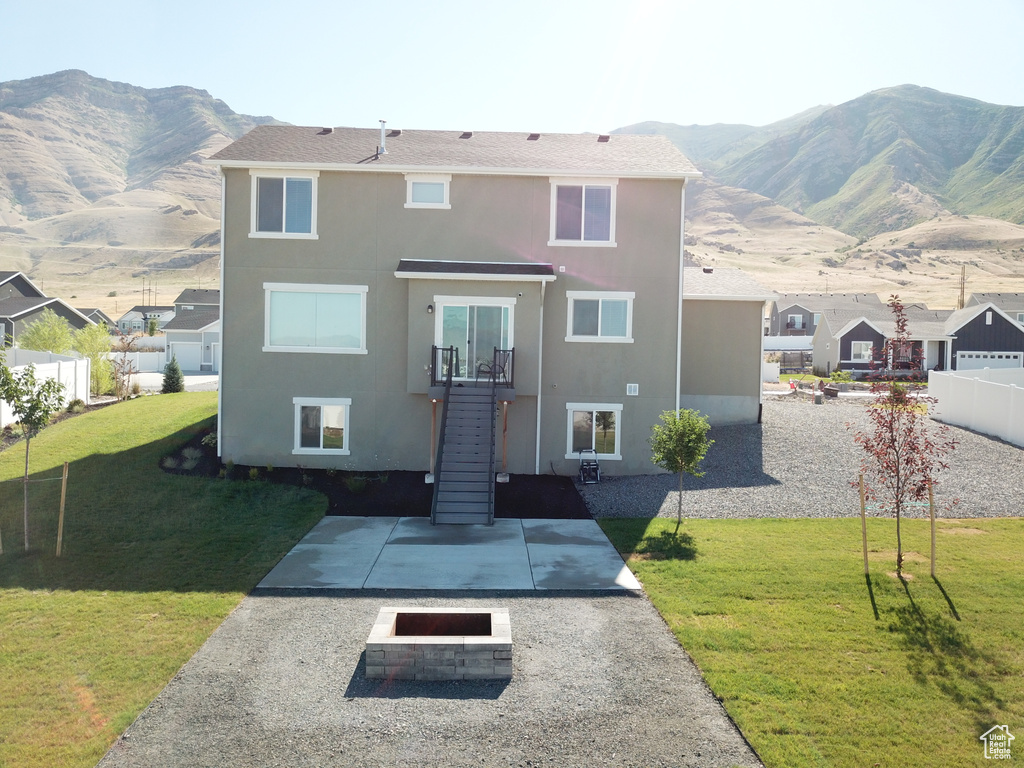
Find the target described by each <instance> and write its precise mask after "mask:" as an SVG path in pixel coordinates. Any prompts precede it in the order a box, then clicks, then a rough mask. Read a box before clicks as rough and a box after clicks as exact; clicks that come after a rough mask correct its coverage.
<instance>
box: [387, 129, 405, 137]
mask: <svg viewBox="0 0 1024 768" xmlns="http://www.w3.org/2000/svg"><path fill="white" fill-rule="evenodd" d="M401 135H402V129H401V128H392V129H391V130H390V131H388V138H389V139H393V138H395V137H396V136H401Z"/></svg>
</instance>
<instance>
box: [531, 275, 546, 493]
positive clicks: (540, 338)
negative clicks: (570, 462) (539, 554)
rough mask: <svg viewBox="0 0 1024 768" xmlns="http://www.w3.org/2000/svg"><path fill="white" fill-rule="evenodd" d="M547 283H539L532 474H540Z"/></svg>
mask: <svg viewBox="0 0 1024 768" xmlns="http://www.w3.org/2000/svg"><path fill="white" fill-rule="evenodd" d="M547 285H548V284H547V283H546V282H545V281H543V280H542V281H541V283H540V323H539V325H540V329H539V330H538V331H537V445H536V449H535V452H534V460H533V474H535V475H539V474H540V403H541V387H542V386H543V385H542V381H543V372H544V292H545V288H547Z"/></svg>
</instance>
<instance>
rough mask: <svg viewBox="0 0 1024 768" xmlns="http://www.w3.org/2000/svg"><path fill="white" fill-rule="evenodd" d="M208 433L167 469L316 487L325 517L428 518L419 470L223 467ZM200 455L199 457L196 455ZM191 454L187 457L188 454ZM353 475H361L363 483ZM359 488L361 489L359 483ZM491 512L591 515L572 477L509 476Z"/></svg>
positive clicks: (428, 494) (429, 491) (428, 495)
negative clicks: (324, 501)
mask: <svg viewBox="0 0 1024 768" xmlns="http://www.w3.org/2000/svg"><path fill="white" fill-rule="evenodd" d="M206 434H208V433H204V434H200V435H197V436H196V438H195V439H193V440H191V441H190V442H189V443H188V445H186V446H182V448H180V449H179V450H178V451H176V452H175V453H174V454H173V455H172V456H168V457H165V458H164V460H163V462H162V463H161V466H162V468H163V469H164V471H165V472H173V473H174V474H186V475H197V476H202V477H223V478H224V479H225V480H230V481H232V482H252V481H253V480H255V481H256V482H273V483H285V484H288V485H296V486H301V487H305V488H310V489H312V490H314V491H319V492H320V493H322V494H324V495H325V496H326V497H327V514H328V515H351V516H365V517H429V516H430V504H431V501H432V498H433V493H434V486H433V485H428V484H427V483H425V482H423V478H424V473H423V472H404V471H393V472H387V473H378V472H348V471H340V470H339V471H331V470H323V469H306V468H303V469H298V468H294V467H274V468H272V469H268V468H267V467H246V466H241V465H235V466H232V467H230V468H228V467H224V466H222V465H221V464H220V462H219V461H218V460H217V458H216V454H215V452H214V451H213V449H212V448H210V447H208V446H204V445H203V444H202V439H203V437H205V436H206ZM197 453H201V455H198V456H197V455H196V454H197ZM190 457H191V458H190ZM356 478H363V479H364V480H363V481H362V482H360V481H358V480H357V479H356ZM360 486H361V487H360ZM494 516H495V517H497V518H516V519H543V518H554V519H560V520H571V519H585V520H589V519H591V515H590V512H588V511H587V505H586V504H585V503H584V501H583V498H582V497H581V496H580V493H579V491H577V490H576V485H575V483H574V482H573V479H572V478H570V477H559V476H556V475H511V476H510V478H509V482H507V483H496V484H495V492H494Z"/></svg>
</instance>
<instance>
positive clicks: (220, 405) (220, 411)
mask: <svg viewBox="0 0 1024 768" xmlns="http://www.w3.org/2000/svg"><path fill="white" fill-rule="evenodd" d="M226 198H227V178H226V177H225V176H224V166H221V167H220V358H221V359H220V364H218V365H217V378H218V382H219V383H218V384H217V458H218V459H219V458H221V456H223V455H224V454H223V453H222V446H223V445H224V441H223V436H222V433H221V424H222V422H223V421H224V386H223V384H224V382H223V378H224V365H223V363H224V325H225V324H224V219H225V217H226V216H227V208H226V206H225V200H226ZM214 362H217V361H214Z"/></svg>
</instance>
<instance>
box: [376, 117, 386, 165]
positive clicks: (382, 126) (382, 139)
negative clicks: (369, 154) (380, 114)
mask: <svg viewBox="0 0 1024 768" xmlns="http://www.w3.org/2000/svg"><path fill="white" fill-rule="evenodd" d="M379 122H380V146H379V147H377V155H378V157H379V156H380V155H386V154H387V153H388V145H387V142H385V139H386V138H387V134H386V131H387V124H388V121H387V120H380V121H379Z"/></svg>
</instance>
